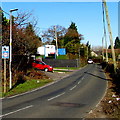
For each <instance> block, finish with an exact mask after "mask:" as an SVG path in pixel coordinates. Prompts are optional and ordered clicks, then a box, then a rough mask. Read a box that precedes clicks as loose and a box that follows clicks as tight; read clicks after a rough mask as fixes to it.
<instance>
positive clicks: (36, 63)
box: [32, 60, 53, 72]
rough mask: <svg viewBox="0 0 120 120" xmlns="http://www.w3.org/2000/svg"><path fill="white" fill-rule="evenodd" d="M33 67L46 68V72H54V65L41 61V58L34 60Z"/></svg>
mask: <svg viewBox="0 0 120 120" xmlns="http://www.w3.org/2000/svg"><path fill="white" fill-rule="evenodd" d="M32 67H34V68H38V69H40V70H44V71H46V72H48V71H50V72H52V71H53V67H52V66H50V65H47V64H46V63H44V62H43V61H40V60H34V61H33V62H32Z"/></svg>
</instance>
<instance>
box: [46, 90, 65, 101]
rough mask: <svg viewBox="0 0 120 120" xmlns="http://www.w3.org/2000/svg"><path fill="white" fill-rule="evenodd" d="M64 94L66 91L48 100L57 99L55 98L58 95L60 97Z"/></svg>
mask: <svg viewBox="0 0 120 120" xmlns="http://www.w3.org/2000/svg"><path fill="white" fill-rule="evenodd" d="M64 94H65V92H64V93H61V94H59V95H57V96H54V97H52V98H49V99H48V101H50V100H53V99H55V98H57V97H60V96H61V95H64Z"/></svg>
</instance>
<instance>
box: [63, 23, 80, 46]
mask: <svg viewBox="0 0 120 120" xmlns="http://www.w3.org/2000/svg"><path fill="white" fill-rule="evenodd" d="M81 39H82V35H81V34H79V33H78V31H77V26H76V25H75V23H73V22H72V23H71V25H70V27H69V28H68V31H67V33H66V34H65V37H64V45H66V44H67V43H68V42H70V41H72V40H74V41H75V43H80V40H81Z"/></svg>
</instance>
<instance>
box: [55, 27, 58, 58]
mask: <svg viewBox="0 0 120 120" xmlns="http://www.w3.org/2000/svg"><path fill="white" fill-rule="evenodd" d="M55 40H56V55H57V56H58V42H57V41H58V38H57V31H56V26H55Z"/></svg>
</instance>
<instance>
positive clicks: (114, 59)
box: [102, 0, 117, 73]
mask: <svg viewBox="0 0 120 120" xmlns="http://www.w3.org/2000/svg"><path fill="white" fill-rule="evenodd" d="M102 1H103V4H104V8H105V13H106V19H107V25H108V31H109V38H110V44H111V50H112V57H113V64H114V71H115V73H116V68H117V64H116V58H115V50H114V47H113V38H112V30H111V26H110V19H109V15H108V8H107V5H106V0H102Z"/></svg>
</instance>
